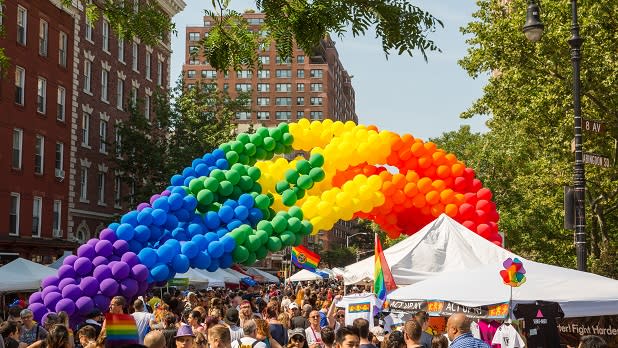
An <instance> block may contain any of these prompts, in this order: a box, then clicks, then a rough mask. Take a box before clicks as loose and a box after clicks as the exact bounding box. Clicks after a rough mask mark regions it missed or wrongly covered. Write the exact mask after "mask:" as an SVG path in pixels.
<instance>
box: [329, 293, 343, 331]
mask: <svg viewBox="0 0 618 348" xmlns="http://www.w3.org/2000/svg"><path fill="white" fill-rule="evenodd" d="M342 298H343V296H341V295H336V296H335V298H334V299H333V301H332V302H331V304H330V308H329V309H328V313H327V314H326V320H328V326H330V327H331V328H332V329H333V330H335V333H337V330H339V328H340V327H342V326H344V325H345V310H343V309H340V308H337V304H338V303H339V301H341V299H342Z"/></svg>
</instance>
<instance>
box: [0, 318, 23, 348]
mask: <svg viewBox="0 0 618 348" xmlns="http://www.w3.org/2000/svg"><path fill="white" fill-rule="evenodd" d="M0 335H2V338H0V340H2V341H3V343H4V347H5V348H19V330H18V328H17V323H16V322H14V321H5V322H4V323H2V324H0Z"/></svg>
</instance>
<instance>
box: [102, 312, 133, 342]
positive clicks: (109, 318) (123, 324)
mask: <svg viewBox="0 0 618 348" xmlns="http://www.w3.org/2000/svg"><path fill="white" fill-rule="evenodd" d="M105 331H106V333H107V340H106V342H105V345H106V346H107V347H120V346H122V345H125V344H137V343H139V338H138V335H137V325H136V324H135V319H133V316H131V315H130V314H111V313H107V314H105Z"/></svg>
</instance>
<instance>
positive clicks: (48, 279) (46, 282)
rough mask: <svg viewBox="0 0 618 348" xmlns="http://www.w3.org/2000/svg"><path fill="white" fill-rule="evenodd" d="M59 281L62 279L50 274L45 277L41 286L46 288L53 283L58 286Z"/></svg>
mask: <svg viewBox="0 0 618 348" xmlns="http://www.w3.org/2000/svg"><path fill="white" fill-rule="evenodd" d="M59 281H60V280H59V279H58V277H57V276H55V275H53V276H49V277H45V279H43V281H42V282H41V287H42V288H43V289H45V288H47V287H48V286H52V285H54V286H57V285H58V282H59Z"/></svg>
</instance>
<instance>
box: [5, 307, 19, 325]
mask: <svg viewBox="0 0 618 348" xmlns="http://www.w3.org/2000/svg"><path fill="white" fill-rule="evenodd" d="M21 309H22V308H21V307H20V306H11V307H9V316H8V317H7V318H6V320H7V321H14V322H16V323H20V322H21V315H20V313H21Z"/></svg>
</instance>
